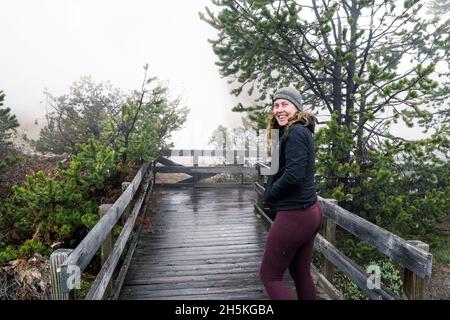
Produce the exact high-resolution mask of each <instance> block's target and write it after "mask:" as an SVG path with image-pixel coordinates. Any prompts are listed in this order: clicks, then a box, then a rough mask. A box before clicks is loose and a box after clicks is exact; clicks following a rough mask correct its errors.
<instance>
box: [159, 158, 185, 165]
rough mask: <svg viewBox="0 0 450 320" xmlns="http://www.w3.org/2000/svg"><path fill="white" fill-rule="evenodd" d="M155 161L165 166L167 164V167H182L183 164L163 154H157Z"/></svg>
mask: <svg viewBox="0 0 450 320" xmlns="http://www.w3.org/2000/svg"><path fill="white" fill-rule="evenodd" d="M155 161H156V162H158V163H161V164H163V165H165V166H168V167H182V166H183V165H182V164H179V163H177V162H175V161H173V160H170V159H167V158H165V157H163V156H159V157H158V158H157V159H156V160H155Z"/></svg>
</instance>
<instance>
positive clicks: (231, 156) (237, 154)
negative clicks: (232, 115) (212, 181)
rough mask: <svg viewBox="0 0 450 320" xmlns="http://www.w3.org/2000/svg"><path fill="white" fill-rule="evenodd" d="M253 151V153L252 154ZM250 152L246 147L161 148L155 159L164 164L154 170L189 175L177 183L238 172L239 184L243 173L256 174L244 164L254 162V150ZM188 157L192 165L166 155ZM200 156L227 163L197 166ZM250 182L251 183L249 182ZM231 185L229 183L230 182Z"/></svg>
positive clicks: (255, 157)
mask: <svg viewBox="0 0 450 320" xmlns="http://www.w3.org/2000/svg"><path fill="white" fill-rule="evenodd" d="M253 153H255V154H253ZM253 153H252V152H251V151H250V150H249V148H248V146H247V147H246V149H243V150H226V149H223V150H195V149H187V150H183V149H171V150H163V151H162V153H161V157H159V158H158V159H157V162H159V163H161V164H163V165H164V166H157V167H156V168H155V169H156V172H160V173H185V174H188V175H191V176H192V178H189V179H186V180H183V181H180V182H179V183H177V184H179V185H183V184H184V183H192V184H198V183H199V182H200V180H201V179H205V178H209V177H212V176H214V175H216V174H221V173H227V174H239V175H240V176H241V179H240V184H245V181H244V175H245V174H257V173H258V171H257V170H256V168H255V167H253V166H248V165H247V166H244V163H245V162H246V159H247V162H249V161H250V160H251V159H253V160H254V161H255V162H256V159H257V153H256V151H254V152H253ZM170 156H176V157H190V158H192V166H185V165H181V164H179V163H176V162H174V161H173V160H169V159H168V158H167V157H170ZM200 157H219V158H222V159H225V160H226V161H225V162H227V164H225V165H221V166H205V167H201V166H199V158H200ZM250 184H251V183H250ZM230 185H231V184H230Z"/></svg>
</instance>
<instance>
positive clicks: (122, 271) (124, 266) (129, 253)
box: [111, 170, 155, 300]
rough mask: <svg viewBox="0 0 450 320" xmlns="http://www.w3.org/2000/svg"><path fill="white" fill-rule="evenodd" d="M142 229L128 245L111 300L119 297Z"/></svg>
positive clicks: (146, 201)
mask: <svg viewBox="0 0 450 320" xmlns="http://www.w3.org/2000/svg"><path fill="white" fill-rule="evenodd" d="M153 172H154V171H153V170H152V171H151V172H150V175H151V176H152V178H151V181H150V188H149V190H147V192H146V198H145V200H144V206H143V208H142V210H141V212H142V214H141V216H142V218H145V216H146V212H147V207H148V203H149V200H150V195H151V193H152V191H153V186H154V185H155V176H154V175H153ZM142 229H143V228H142V224H139V226H138V228H137V231H136V236H135V237H134V238H133V240H132V241H131V243H130V246H129V248H128V251H127V255H126V257H125V259H124V262H123V264H122V267H121V268H120V271H119V274H118V276H117V279H116V281H115V282H114V293H113V296H112V298H111V299H112V300H117V299H118V297H119V295H120V291H121V289H122V285H123V283H124V281H125V276H126V274H127V272H128V269H129V267H130V263H131V258H132V257H133V254H134V252H135V249H136V247H137V244H138V241H139V238H140V235H141V233H142Z"/></svg>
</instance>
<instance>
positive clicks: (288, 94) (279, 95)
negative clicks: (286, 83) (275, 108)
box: [272, 87, 303, 111]
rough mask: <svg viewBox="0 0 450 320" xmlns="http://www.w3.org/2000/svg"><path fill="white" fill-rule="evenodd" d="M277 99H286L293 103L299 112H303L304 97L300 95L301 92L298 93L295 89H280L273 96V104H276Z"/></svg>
mask: <svg viewBox="0 0 450 320" xmlns="http://www.w3.org/2000/svg"><path fill="white" fill-rule="evenodd" d="M277 99H286V100H288V101H290V102H292V103H293V104H294V106H295V107H296V108H297V109H298V110H300V111H302V110H303V103H302V95H301V94H300V92H298V90H297V89H295V88H293V87H284V88H281V89H278V90H277V91H276V92H275V93H274V94H273V97H272V103H274V102H275V100H277Z"/></svg>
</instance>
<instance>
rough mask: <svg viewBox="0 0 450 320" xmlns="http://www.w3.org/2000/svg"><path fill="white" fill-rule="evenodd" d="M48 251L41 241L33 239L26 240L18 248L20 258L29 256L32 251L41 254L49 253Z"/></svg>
mask: <svg viewBox="0 0 450 320" xmlns="http://www.w3.org/2000/svg"><path fill="white" fill-rule="evenodd" d="M50 251H51V250H49V249H48V248H47V247H46V246H45V245H44V244H43V243H42V242H39V241H35V240H27V241H25V242H24V244H23V245H21V246H20V248H19V254H20V257H21V258H29V257H31V256H32V255H33V254H34V253H40V254H42V255H49V254H50Z"/></svg>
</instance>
